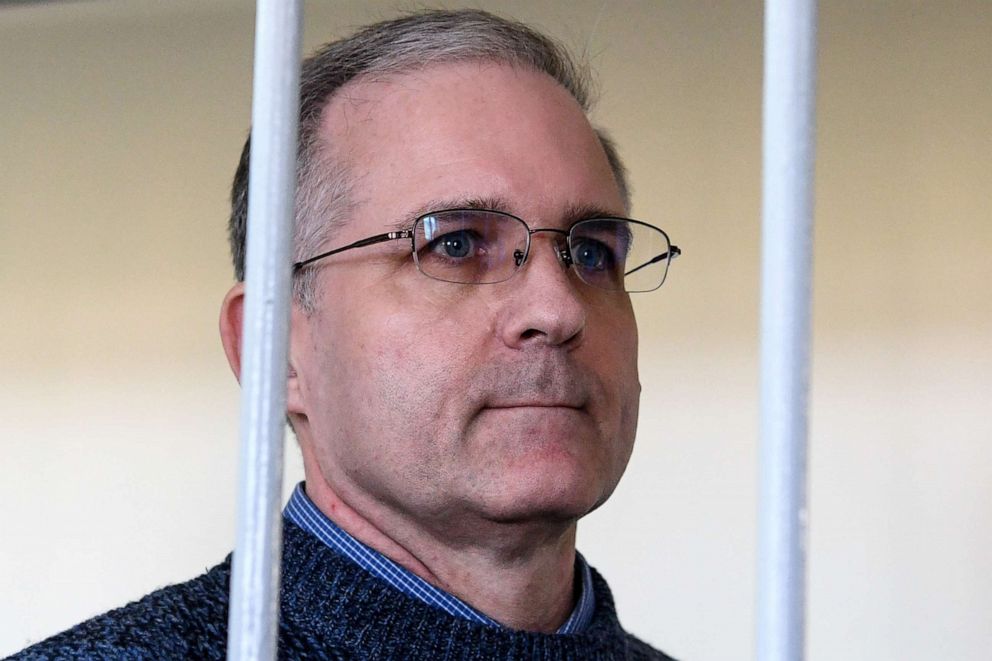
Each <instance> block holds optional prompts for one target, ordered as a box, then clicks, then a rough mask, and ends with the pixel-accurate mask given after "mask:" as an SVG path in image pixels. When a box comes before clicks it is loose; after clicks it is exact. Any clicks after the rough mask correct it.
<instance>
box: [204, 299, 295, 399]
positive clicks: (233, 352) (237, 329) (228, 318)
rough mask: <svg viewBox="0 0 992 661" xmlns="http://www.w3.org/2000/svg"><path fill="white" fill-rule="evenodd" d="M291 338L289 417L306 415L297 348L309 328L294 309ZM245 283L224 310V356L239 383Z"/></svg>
mask: <svg viewBox="0 0 992 661" xmlns="http://www.w3.org/2000/svg"><path fill="white" fill-rule="evenodd" d="M290 309H291V321H290V327H289V328H290V331H289V333H290V335H289V365H288V366H287V373H286V410H287V411H288V412H289V413H300V414H302V413H304V410H305V409H304V405H303V397H302V394H301V392H300V381H299V377H298V375H297V373H296V366H295V365H294V345H296V346H299V344H300V343H301V342H303V341H305V340H303V339H302V336H305V335H306V332H307V327H306V324H305V321H306V316H305V315H304V313H303V312H302V311H301V310H300V309H299V307H298V306H296V305H293V306H292V307H291V308H290ZM244 310H245V283H243V282H239V283H237V284H236V285H234V286H233V287H231V290H230V291H229V292H227V296H225V297H224V302H223V303H222V304H221V306H220V341H221V343H223V345H224V353H225V354H226V355H227V362H228V364H230V366H231V371H232V372H234V376H235V377H237V379H238V381H239V382H240V381H241V339H242V335H241V331H242V328H243V326H244Z"/></svg>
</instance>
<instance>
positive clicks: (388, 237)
mask: <svg viewBox="0 0 992 661" xmlns="http://www.w3.org/2000/svg"><path fill="white" fill-rule="evenodd" d="M411 236H413V233H412V232H410V230H403V231H400V232H386V233H385V234H376V235H375V236H370V237H368V238H365V239H359V240H358V241H355V242H354V243H349V244H348V245H346V246H341V247H340V248H335V249H334V250H328V251H327V252H322V253H320V254H319V255H314V256H313V257H310V258H309V259H304V260H303V261H302V262H296V263H295V264H293V270H294V271H298V270H300V269H301V268H303V267H304V266H306V265H308V264H312V263H313V262H316V261H317V260H318V259H324V258H325V257H330V256H331V255H336V254H338V253H339V252H344V251H345V250H351V249H352V248H363V247H365V246H371V245H375V244H376V243H382V242H384V241H392V240H393V239H409V238H410V237H411Z"/></svg>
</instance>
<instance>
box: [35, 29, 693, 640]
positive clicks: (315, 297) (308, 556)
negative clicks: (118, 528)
mask: <svg viewBox="0 0 992 661" xmlns="http://www.w3.org/2000/svg"><path fill="white" fill-rule="evenodd" d="M301 100H302V107H301V115H300V117H301V123H300V147H301V153H300V159H299V182H298V194H297V204H296V233H295V234H296V236H295V248H294V250H295V264H294V302H293V308H292V326H291V335H290V351H289V378H288V384H287V386H288V397H287V413H288V418H289V422H290V424H291V425H292V428H293V430H294V432H295V433H296V436H297V439H298V440H299V445H300V449H301V451H302V453H303V463H304V470H305V476H306V482H305V484H303V485H300V486H299V487H298V488H297V490H296V492H295V493H294V495H293V497H292V498H291V500H290V503H289V505H288V506H287V509H286V522H285V525H284V553H283V555H284V557H283V584H282V591H281V602H282V606H281V613H280V630H279V646H280V647H279V649H280V655H281V656H282V657H284V658H369V659H382V658H388V659H444V658H473V659H489V658H519V659H529V658H542V659H584V658H590V659H591V658H597V659H600V658H601V659H625V658H626V659H665V658H668V657H666V656H665V655H664V654H662V653H660V652H658V651H656V650H653V649H652V648H650V647H649V646H647V645H646V644H645V643H643V642H641V641H639V640H637V639H636V638H634V637H633V636H631V635H630V634H628V633H626V632H625V631H624V630H623V629H622V628H621V626H620V624H619V622H618V620H617V617H616V612H615V609H614V607H613V603H612V599H611V596H610V593H609V589H608V587H607V585H606V583H605V581H604V580H603V579H602V578H601V577H600V576H599V575H598V574H597V573H595V572H594V571H593V570H592V569H591V568H590V567H589V566H588V565H587V564H586V563H585V562H584V560H583V559H582V558H581V556H579V555H577V554H576V551H575V530H576V522H577V520H578V519H579V518H580V517H582V516H583V515H585V514H586V513H588V512H590V511H592V510H593V509H595V508H596V507H598V506H599V505H600V504H602V503H603V502H604V501H605V500H606V499H607V498H608V497H609V495H610V494H611V493H612V491H613V489H614V487H615V486H616V484H617V482H618V480H619V479H620V476H621V474H622V473H623V470H624V468H625V466H626V464H627V460H628V458H629V456H630V452H631V448H632V445H633V440H634V432H635V428H636V422H637V411H638V397H639V391H640V385H639V383H638V377H637V362H636V358H637V329H636V325H635V322H634V317H633V312H632V309H631V305H630V299H629V295H628V292H629V291H640V290H650V289H654V288H656V287H657V286H660V284H661V282H662V281H663V279H664V277H665V273H666V271H667V267H668V262H669V261H670V259H671V257H672V255H673V254H677V249H676V248H674V247H671V246H670V245H669V243H668V239H667V237H666V236H665V235H664V233H663V232H661V231H660V230H658V229H657V228H653V227H651V226H649V225H646V224H643V223H638V222H636V221H629V220H625V219H624V218H625V216H626V215H627V211H628V207H629V201H628V195H627V187H626V184H625V181H624V174H623V168H622V166H621V165H620V161H619V159H618V157H617V155H616V153H615V151H614V149H613V147H612V145H611V144H610V142H609V141H608V140H607V139H606V138H605V137H604V136H603V135H602V134H599V133H597V132H596V131H595V130H594V129H593V128H592V127H591V126H590V124H589V122H588V119H587V118H586V110H587V106H588V100H587V92H586V90H585V84H584V81H583V79H582V77H581V75H580V73H579V72H578V70H577V69H576V67H575V66H574V65H573V64H572V63H571V62H570V61H569V59H568V58H567V56H566V55H565V53H564V52H563V51H562V50H561V49H560V48H559V47H558V46H556V45H555V44H554V43H552V42H550V41H549V40H548V39H546V38H545V37H543V36H541V35H539V34H536V33H534V32H532V31H531V30H529V29H528V28H526V27H524V26H522V25H519V24H516V23H512V22H509V21H505V20H503V19H499V18H496V17H494V16H492V15H490V14H486V13H484V12H479V11H459V12H447V11H442V12H424V13H419V14H414V15H411V16H409V17H405V18H401V19H397V20H394V21H389V22H385V23H380V24H377V25H374V26H371V27H369V28H366V29H365V30H363V31H361V32H359V33H357V34H356V35H354V36H352V37H350V38H348V39H345V40H342V41H339V42H335V43H332V44H330V45H328V46H326V47H325V48H323V49H322V50H320V51H319V52H317V53H316V54H315V55H314V56H312V57H311V58H309V59H308V60H307V61H306V62H305V63H304V67H303V75H302V78H301ZM247 165H248V146H247V145H246V147H245V151H244V153H243V156H242V160H241V164H240V166H239V168H238V172H237V174H236V176H235V181H234V187H233V193H232V203H233V205H232V206H233V208H232V217H231V242H232V250H233V254H234V260H235V270H236V273H237V276H238V279H239V281H240V280H242V279H243V276H244V238H245V237H244V234H245V216H246V206H247ZM243 303H244V285H243V283H242V282H239V283H238V284H236V285H235V286H234V287H233V288H232V289H231V291H230V292H229V293H228V295H227V297H226V299H225V300H224V304H223V307H222V311H221V321H220V325H221V335H222V339H223V343H224V347H225V351H226V353H227V356H228V359H229V361H230V363H231V366H232V368H233V370H234V372H235V373H236V374H240V361H241V345H240V342H241V340H240V337H241V324H242V310H243ZM229 577H230V558H229V559H228V560H227V561H225V562H224V563H222V564H221V565H218V566H217V567H215V568H213V569H211V570H210V571H209V572H207V573H206V574H204V575H202V576H200V577H198V578H195V579H193V580H192V581H189V582H187V583H185V584H181V585H177V586H172V587H168V588H165V589H163V590H160V591H158V592H155V593H153V594H151V595H149V596H147V597H145V598H144V599H142V600H140V601H138V602H136V603H133V604H130V605H128V606H126V607H124V608H122V609H118V610H116V611H112V612H110V613H107V614H105V615H103V616H100V617H98V618H95V619H93V620H90V621H88V622H85V623H83V624H81V625H79V626H77V627H75V628H73V629H70V630H69V631H67V632H65V633H63V634H60V635H58V636H56V637H54V638H52V639H50V640H48V641H45V642H43V643H40V644H39V645H37V646H35V647H32V648H29V649H28V650H26V651H25V652H22V653H21V655H19V656H18V657H16V658H24V659H29V658H30V659H33V658H58V657H81V658H82V657H85V658H94V657H95V658H155V659H162V658H218V659H219V658H222V657H223V655H224V645H225V635H226V631H225V630H226V622H227V594H228V593H227V590H228V582H229Z"/></svg>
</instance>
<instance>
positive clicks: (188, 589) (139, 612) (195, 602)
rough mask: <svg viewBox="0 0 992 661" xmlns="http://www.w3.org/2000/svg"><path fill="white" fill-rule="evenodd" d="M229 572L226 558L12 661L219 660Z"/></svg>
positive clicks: (58, 636)
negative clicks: (53, 660) (81, 660)
mask: <svg viewBox="0 0 992 661" xmlns="http://www.w3.org/2000/svg"><path fill="white" fill-rule="evenodd" d="M229 577H230V564H229V560H228V561H225V562H223V563H221V564H219V565H217V566H216V567H213V568H212V569H210V570H209V571H207V572H206V573H204V574H201V575H200V576H197V577H196V578H194V579H192V580H190V581H187V582H185V583H179V584H176V585H170V586H168V587H165V588H162V589H160V590H156V591H155V592H152V593H151V594H149V595H147V596H145V597H143V598H142V599H140V600H138V601H135V602H132V603H130V604H128V605H126V606H123V607H121V608H117V609H115V610H112V611H108V612H106V613H104V614H102V615H98V616H97V617H94V618H93V619H90V620H87V621H85V622H83V623H81V624H78V625H76V626H74V627H72V628H71V629H68V630H66V631H63V632H62V633H59V634H56V635H55V636H52V637H51V638H48V639H46V640H44V641H42V642H40V643H37V644H36V645H33V646H31V647H29V648H27V649H25V650H24V651H22V652H19V653H17V654H15V655H14V656H12V657H10V660H11V661H42V660H45V661H47V660H49V659H129V660H130V659H134V660H138V659H188V658H196V659H223V658H224V648H225V636H226V629H227V589H228V588H227V586H228V580H229Z"/></svg>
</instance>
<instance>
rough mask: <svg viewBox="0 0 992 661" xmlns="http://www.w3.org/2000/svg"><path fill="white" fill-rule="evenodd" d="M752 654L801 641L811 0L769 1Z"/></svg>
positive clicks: (792, 654) (794, 651)
mask: <svg viewBox="0 0 992 661" xmlns="http://www.w3.org/2000/svg"><path fill="white" fill-rule="evenodd" d="M764 76H765V78H764V113H763V126H762V132H763V185H762V196H763V210H762V215H763V218H762V268H761V289H762V300H761V450H760V464H761V465H760V485H761V486H760V505H759V508H760V509H759V516H758V603H757V658H758V661H800V660H801V659H803V658H804V648H805V597H806V523H807V516H806V436H807V399H808V390H809V345H810V340H809V327H810V289H811V255H812V229H813V152H814V138H815V135H814V129H815V107H814V106H815V96H816V95H815V88H816V2H815V0H766V3H765V70H764Z"/></svg>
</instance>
